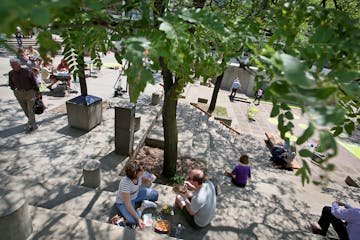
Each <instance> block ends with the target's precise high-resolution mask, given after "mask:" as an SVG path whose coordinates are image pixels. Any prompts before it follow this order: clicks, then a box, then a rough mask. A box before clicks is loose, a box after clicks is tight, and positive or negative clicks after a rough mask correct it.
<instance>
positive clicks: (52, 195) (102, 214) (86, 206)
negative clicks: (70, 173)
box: [32, 184, 175, 222]
mask: <svg viewBox="0 0 360 240" xmlns="http://www.w3.org/2000/svg"><path fill="white" fill-rule="evenodd" d="M152 188H154V189H156V190H158V191H159V200H158V204H159V205H160V206H161V205H165V204H170V205H171V204H173V202H174V199H175V194H174V193H173V191H172V188H171V187H169V186H165V185H161V184H153V186H152ZM43 199H44V200H40V201H38V202H36V203H34V202H33V203H32V204H33V205H35V206H38V207H42V208H47V209H52V210H56V211H58V212H63V213H71V214H72V215H74V216H78V217H83V218H86V219H91V220H97V221H101V222H109V220H110V219H111V217H113V216H114V215H115V214H116V210H115V208H114V203H115V200H116V191H115V192H108V191H98V190H95V189H91V188H87V187H83V186H78V185H68V186H65V187H62V188H61V189H55V188H54V189H53V190H52V191H50V192H49V193H47V194H46V195H45V196H44V198H43Z"/></svg>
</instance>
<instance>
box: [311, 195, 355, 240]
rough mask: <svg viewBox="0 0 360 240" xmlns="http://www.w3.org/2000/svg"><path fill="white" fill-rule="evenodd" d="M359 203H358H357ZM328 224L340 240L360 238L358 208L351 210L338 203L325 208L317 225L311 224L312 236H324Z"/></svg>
mask: <svg viewBox="0 0 360 240" xmlns="http://www.w3.org/2000/svg"><path fill="white" fill-rule="evenodd" d="M359 203H360V201H359ZM330 224H331V225H332V226H333V227H334V229H335V231H336V233H337V234H338V236H339V238H340V239H341V240H343V239H350V240H355V239H359V237H360V208H353V207H351V206H350V205H348V204H344V203H342V202H339V201H335V202H333V203H332V206H331V207H328V206H325V207H324V208H323V210H322V213H321V217H320V219H319V221H318V222H317V223H312V224H311V231H312V232H313V233H314V234H319V235H323V236H326V233H327V231H328V229H329V226H330Z"/></svg>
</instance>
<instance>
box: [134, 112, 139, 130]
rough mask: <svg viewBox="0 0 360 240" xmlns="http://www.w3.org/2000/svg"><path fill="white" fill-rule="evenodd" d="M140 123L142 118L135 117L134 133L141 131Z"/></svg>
mask: <svg viewBox="0 0 360 240" xmlns="http://www.w3.org/2000/svg"><path fill="white" fill-rule="evenodd" d="M140 122H141V117H140V116H135V127H134V131H135V132H136V131H139V129H140Z"/></svg>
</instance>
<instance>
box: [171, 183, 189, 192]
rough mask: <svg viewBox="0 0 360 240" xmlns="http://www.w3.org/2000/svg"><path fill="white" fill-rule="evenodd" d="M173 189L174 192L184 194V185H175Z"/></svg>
mask: <svg viewBox="0 0 360 240" xmlns="http://www.w3.org/2000/svg"><path fill="white" fill-rule="evenodd" d="M173 191H174V192H176V193H181V194H185V193H186V191H187V189H186V187H185V186H183V185H175V186H174V187H173Z"/></svg>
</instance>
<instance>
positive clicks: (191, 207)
mask: <svg viewBox="0 0 360 240" xmlns="http://www.w3.org/2000/svg"><path fill="white" fill-rule="evenodd" d="M185 188H186V189H187V190H189V191H187V192H186V193H185V194H179V195H177V196H176V199H175V206H176V207H178V208H180V209H181V210H182V213H183V215H184V217H185V219H186V220H187V221H188V222H189V224H190V225H191V226H192V227H193V228H202V227H206V226H207V225H209V223H210V222H211V220H212V219H213V217H214V216H215V210H216V193H215V187H214V185H213V183H212V182H211V181H207V180H206V179H205V176H204V172H203V171H201V170H200V169H193V170H191V172H190V174H189V177H188V180H187V181H185Z"/></svg>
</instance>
